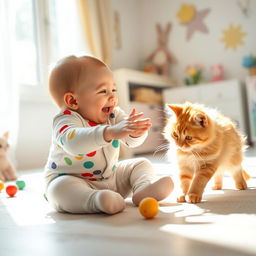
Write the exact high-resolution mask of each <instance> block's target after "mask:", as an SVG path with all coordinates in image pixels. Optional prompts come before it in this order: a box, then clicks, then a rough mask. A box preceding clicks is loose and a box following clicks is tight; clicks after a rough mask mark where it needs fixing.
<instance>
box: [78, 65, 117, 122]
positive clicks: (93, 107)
mask: <svg viewBox="0 0 256 256" xmlns="http://www.w3.org/2000/svg"><path fill="white" fill-rule="evenodd" d="M76 96H77V103H78V109H77V112H78V113H79V114H80V115H81V116H82V117H83V118H85V119H87V120H90V121H93V122H95V123H98V124H102V123H106V122H107V120H108V118H109V115H110V114H111V113H112V112H113V110H114V108H115V107H116V105H117V95H116V86H115V83H114V77H113V73H112V72H111V71H110V70H109V69H108V68H106V67H104V66H100V67H96V68H95V67H94V68H93V69H91V70H89V72H87V74H86V75H83V74H81V79H80V82H79V88H78V90H77V92H76Z"/></svg>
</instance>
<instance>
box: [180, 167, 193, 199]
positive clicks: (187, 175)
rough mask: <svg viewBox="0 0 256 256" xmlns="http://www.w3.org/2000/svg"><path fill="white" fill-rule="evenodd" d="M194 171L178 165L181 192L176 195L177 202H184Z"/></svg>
mask: <svg viewBox="0 0 256 256" xmlns="http://www.w3.org/2000/svg"><path fill="white" fill-rule="evenodd" d="M193 174H194V171H193V170H192V169H190V168H189V167H185V166H182V167H180V174H179V176H180V185H181V190H182V194H181V195H180V196H178V197H177V202H179V203H184V202H186V199H185V197H186V195H187V193H188V190H189V187H190V184H191V180H192V178H193Z"/></svg>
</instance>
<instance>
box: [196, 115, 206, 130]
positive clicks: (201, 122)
mask: <svg viewBox="0 0 256 256" xmlns="http://www.w3.org/2000/svg"><path fill="white" fill-rule="evenodd" d="M194 121H195V123H196V125H198V126H201V127H207V126H208V118H207V116H206V115H204V114H202V113H198V114H196V115H195V118H194Z"/></svg>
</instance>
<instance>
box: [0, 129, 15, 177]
mask: <svg viewBox="0 0 256 256" xmlns="http://www.w3.org/2000/svg"><path fill="white" fill-rule="evenodd" d="M8 137H9V133H8V132H5V133H4V134H3V136H2V137H0V180H2V181H9V180H16V179H17V176H16V173H15V170H14V167H13V165H12V163H11V162H10V160H9V158H8V156H7V151H8V148H9V144H8Z"/></svg>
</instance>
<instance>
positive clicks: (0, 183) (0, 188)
mask: <svg viewBox="0 0 256 256" xmlns="http://www.w3.org/2000/svg"><path fill="white" fill-rule="evenodd" d="M3 189H4V182H3V181H1V180H0V192H1V191H2V190H3Z"/></svg>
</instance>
